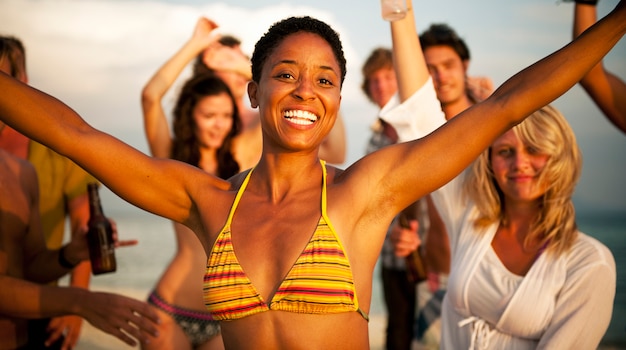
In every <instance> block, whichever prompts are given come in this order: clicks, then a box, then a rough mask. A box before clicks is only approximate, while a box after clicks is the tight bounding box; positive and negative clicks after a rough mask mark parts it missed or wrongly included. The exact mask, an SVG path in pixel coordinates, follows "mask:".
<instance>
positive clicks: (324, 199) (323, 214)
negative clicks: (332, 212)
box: [320, 159, 327, 218]
mask: <svg viewBox="0 0 626 350" xmlns="http://www.w3.org/2000/svg"><path fill="white" fill-rule="evenodd" d="M320 164H322V216H323V217H324V218H326V217H327V216H326V161H324V160H322V159H320Z"/></svg>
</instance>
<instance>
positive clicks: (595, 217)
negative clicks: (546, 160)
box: [63, 188, 626, 350]
mask: <svg viewBox="0 0 626 350" xmlns="http://www.w3.org/2000/svg"><path fill="white" fill-rule="evenodd" d="M101 194H102V204H103V208H104V212H105V215H107V216H109V217H111V218H112V219H114V220H115V221H116V223H117V226H118V233H119V235H120V239H122V240H128V239H136V240H138V244H137V245H136V246H131V247H123V248H119V249H117V250H116V257H117V263H118V266H117V271H116V272H115V273H113V274H106V275H99V276H92V279H91V289H92V290H99V291H108V292H114V293H119V294H123V295H127V296H129V297H134V298H136V299H139V300H145V299H146V297H147V295H148V293H149V292H150V291H151V290H152V288H153V286H154V285H155V284H156V282H157V280H158V279H159V277H160V276H161V273H162V272H163V270H164V268H165V267H166V266H167V264H168V263H169V261H170V260H171V258H172V256H173V254H174V252H175V249H176V241H175V238H174V232H173V228H172V224H171V222H170V221H169V220H167V219H163V218H161V217H158V216H155V215H152V214H150V213H148V212H145V211H143V210H140V209H137V208H135V207H132V206H130V205H129V204H127V203H125V202H123V201H122V200H121V199H119V198H118V197H116V196H115V195H114V194H112V193H110V191H109V190H108V189H105V188H103V189H102V191H101ZM577 223H578V226H579V229H580V231H582V232H584V233H586V234H588V235H590V236H592V237H595V238H596V239H598V240H599V241H601V242H603V243H604V244H605V245H607V246H608V247H609V249H610V250H611V252H612V253H613V256H614V257H615V262H616V266H617V288H616V294H615V303H614V309H613V316H612V320H611V323H610V325H609V328H608V330H607V332H606V334H605V336H604V338H603V342H602V349H606V350H608V349H614V350H618V349H620V350H621V349H624V350H626V317H624V316H626V239H625V238H624V237H626V213H620V212H617V213H608V212H601V213H591V212H584V213H578V215H577ZM63 283H64V284H66V281H64V282H63ZM373 283H374V285H373V290H372V302H371V307H370V316H371V321H370V324H369V325H370V327H369V329H370V347H371V349H372V350H378V349H380V350H382V349H383V348H384V331H385V323H386V312H385V306H384V301H383V297H382V289H381V282H380V274H379V272H378V271H375V276H374V282H373ZM599 288H601V286H599ZM590 326H591V327H592V326H593V325H590ZM131 348H132V347H129V346H128V345H126V344H124V343H122V342H121V341H120V340H118V339H117V338H114V337H112V336H110V335H108V334H105V333H103V332H101V331H99V330H97V329H95V328H94V327H93V326H91V325H89V324H88V323H87V322H85V323H84V326H83V333H82V334H81V338H80V340H79V343H78V345H77V347H76V349H78V350H87V349H89V350H108V349H131Z"/></svg>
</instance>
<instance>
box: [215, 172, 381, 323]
mask: <svg viewBox="0 0 626 350" xmlns="http://www.w3.org/2000/svg"><path fill="white" fill-rule="evenodd" d="M321 164H322V169H323V170H322V174H323V175H322V179H323V187H322V217H321V218H320V219H319V222H318V224H317V228H316V229H315V232H314V233H313V235H312V237H311V239H310V240H309V242H308V243H307V245H306V247H305V248H304V250H303V251H302V253H301V254H300V256H299V257H298V259H297V260H296V262H295V264H294V265H293V266H292V267H291V270H290V271H289V273H288V274H287V276H286V277H285V279H284V280H283V281H282V283H281V284H280V287H279V288H278V290H277V291H276V293H275V294H274V296H273V297H272V298H271V300H270V301H269V303H268V302H266V301H265V300H263V298H262V297H261V295H260V294H259V293H258V292H257V291H256V289H255V288H254V286H253V285H252V283H251V282H250V280H249V279H248V276H247V275H246V273H245V272H244V271H243V269H242V267H241V265H240V264H239V262H238V260H237V256H236V255H235V251H234V250H233V243H232V239H231V237H232V235H231V222H232V218H233V215H234V213H235V210H236V209H237V205H238V204H239V201H240V199H241V196H242V195H243V192H244V190H245V188H246V186H247V185H248V181H249V179H250V175H251V174H252V171H250V172H249V173H248V175H247V176H246V178H245V180H244V182H243V184H242V185H241V188H240V189H239V191H238V193H237V196H236V197H235V201H234V202H233V205H232V208H231V210H230V213H229V215H228V219H227V221H226V224H225V225H224V228H223V229H222V231H221V232H220V234H219V235H218V237H217V239H216V241H215V243H214V245H213V248H212V250H211V252H210V254H209V256H208V261H207V268H206V273H205V275H204V287H203V294H204V304H205V306H206V308H207V310H208V311H209V313H211V314H212V315H213V318H214V319H215V320H218V321H224V320H236V319H240V318H243V317H246V316H250V315H254V314H257V313H260V312H265V311H269V310H279V311H288V312H295V313H304V314H331V313H340V312H352V311H357V312H359V313H360V314H361V315H362V316H363V317H364V318H365V319H366V320H368V321H369V318H368V315H367V314H366V313H365V312H363V311H362V310H361V309H360V308H359V303H358V300H357V297H356V293H355V288H354V281H353V276H352V269H351V268H350V263H349V261H348V258H347V256H346V252H345V250H344V248H343V246H342V244H341V242H340V241H339V238H338V236H337V234H336V232H335V230H334V228H333V227H332V224H331V223H330V220H329V219H328V216H327V215H326V164H325V162H324V161H321Z"/></svg>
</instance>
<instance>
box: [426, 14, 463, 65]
mask: <svg viewBox="0 0 626 350" xmlns="http://www.w3.org/2000/svg"><path fill="white" fill-rule="evenodd" d="M419 38H420V45H421V46H422V50H426V49H427V48H429V47H430V46H441V45H443V46H449V47H451V48H452V49H453V50H454V51H455V52H456V53H457V54H458V55H459V57H461V60H463V61H466V60H469V59H470V51H469V49H468V48H467V45H466V44H465V41H463V39H461V38H460V37H459V36H458V35H457V33H456V32H455V31H454V29H452V28H451V27H450V26H449V25H447V24H443V23H435V24H431V25H430V27H429V28H428V29H426V30H425V31H424V32H423V33H422V34H420V36H419Z"/></svg>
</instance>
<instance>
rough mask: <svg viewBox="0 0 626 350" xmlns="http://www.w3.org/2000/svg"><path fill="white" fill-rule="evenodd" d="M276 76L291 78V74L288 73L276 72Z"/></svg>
mask: <svg viewBox="0 0 626 350" xmlns="http://www.w3.org/2000/svg"><path fill="white" fill-rule="evenodd" d="M278 77H279V78H282V79H293V75H291V74H290V73H280V74H278Z"/></svg>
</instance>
